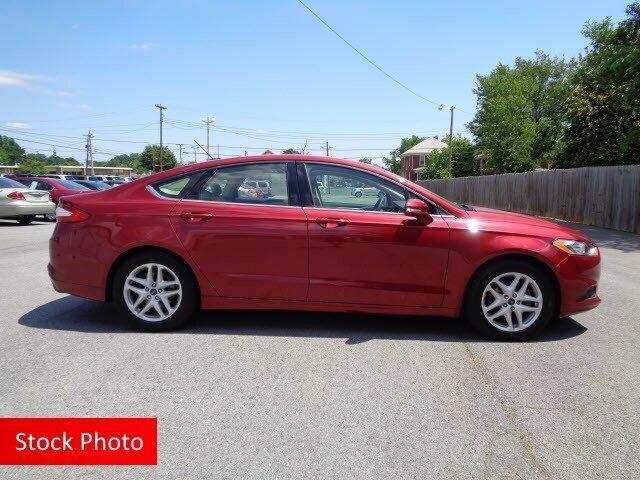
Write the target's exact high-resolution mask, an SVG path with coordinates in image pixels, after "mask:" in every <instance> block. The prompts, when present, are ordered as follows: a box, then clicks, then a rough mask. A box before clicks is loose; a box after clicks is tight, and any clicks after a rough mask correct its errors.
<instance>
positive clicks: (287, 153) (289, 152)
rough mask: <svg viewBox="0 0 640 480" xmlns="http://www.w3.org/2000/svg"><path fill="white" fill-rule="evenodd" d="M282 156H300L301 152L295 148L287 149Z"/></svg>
mask: <svg viewBox="0 0 640 480" xmlns="http://www.w3.org/2000/svg"><path fill="white" fill-rule="evenodd" d="M282 154H283V155H300V152H299V151H298V150H295V149H293V148H287V149H286V150H283V151H282Z"/></svg>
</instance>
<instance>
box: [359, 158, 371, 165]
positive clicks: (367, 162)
mask: <svg viewBox="0 0 640 480" xmlns="http://www.w3.org/2000/svg"><path fill="white" fill-rule="evenodd" d="M359 161H360V163H366V164H367V165H371V164H372V163H373V159H372V158H361V159H360V160H359Z"/></svg>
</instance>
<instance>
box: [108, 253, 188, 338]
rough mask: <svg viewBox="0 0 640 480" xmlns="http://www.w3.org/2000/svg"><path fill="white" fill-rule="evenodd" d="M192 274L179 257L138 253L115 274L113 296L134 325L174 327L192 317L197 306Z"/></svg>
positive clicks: (162, 328) (142, 327)
mask: <svg viewBox="0 0 640 480" xmlns="http://www.w3.org/2000/svg"><path fill="white" fill-rule="evenodd" d="M197 292H198V289H197V286H196V283H195V279H194V278H193V274H192V273H191V271H190V270H189V269H188V268H187V267H186V265H185V264H184V263H182V262H181V261H180V260H178V259H176V258H174V257H173V256H171V255H168V254H165V253H162V252H149V253H141V254H139V255H135V256H134V257H132V258H130V259H128V260H127V261H125V262H124V263H123V264H122V265H121V266H120V268H119V269H118V271H117V272H116V274H115V277H114V281H113V290H112V298H113V300H114V303H115V306H116V308H117V309H118V310H119V311H120V312H121V313H122V315H123V316H124V317H125V318H126V319H127V320H128V321H129V322H130V323H131V324H133V325H134V326H135V327H137V328H140V329H143V330H151V331H163V330H171V329H173V328H176V327H177V326H179V325H181V324H182V323H184V322H185V321H187V320H188V319H189V317H191V315H192V314H193V313H194V311H195V310H196V308H197V305H198V298H197Z"/></svg>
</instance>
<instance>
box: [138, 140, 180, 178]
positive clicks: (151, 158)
mask: <svg viewBox="0 0 640 480" xmlns="http://www.w3.org/2000/svg"><path fill="white" fill-rule="evenodd" d="M154 165H155V166H156V169H157V168H160V145H147V146H146V147H145V148H144V151H143V152H142V155H141V156H140V160H139V167H140V169H141V170H142V171H144V172H151V171H153V166H154ZM162 165H163V169H164V170H169V169H171V168H174V167H175V166H176V157H175V156H174V155H173V152H172V151H171V150H169V149H168V148H167V147H162Z"/></svg>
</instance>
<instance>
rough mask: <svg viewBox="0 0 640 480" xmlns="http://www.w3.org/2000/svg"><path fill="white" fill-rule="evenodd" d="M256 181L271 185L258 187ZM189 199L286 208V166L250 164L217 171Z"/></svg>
mask: <svg viewBox="0 0 640 480" xmlns="http://www.w3.org/2000/svg"><path fill="white" fill-rule="evenodd" d="M259 182H264V183H266V184H270V185H271V190H270V191H266V189H263V188H260V187H259V186H258V184H259ZM189 198H191V199H194V200H202V201H209V202H227V203H248V204H253V205H289V190H288V186H287V164H286V163H251V164H244V165H232V166H229V167H221V168H218V169H217V170H216V171H215V172H214V173H213V175H212V176H211V178H209V179H208V180H207V181H206V182H205V183H204V185H202V187H201V188H200V189H199V190H198V191H196V192H194V193H193V194H192V195H191V196H190V197H189Z"/></svg>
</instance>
